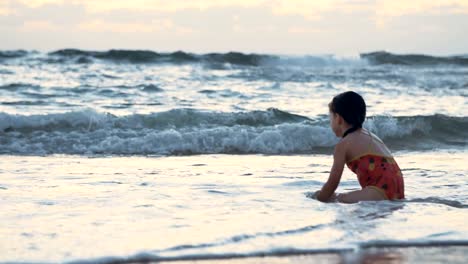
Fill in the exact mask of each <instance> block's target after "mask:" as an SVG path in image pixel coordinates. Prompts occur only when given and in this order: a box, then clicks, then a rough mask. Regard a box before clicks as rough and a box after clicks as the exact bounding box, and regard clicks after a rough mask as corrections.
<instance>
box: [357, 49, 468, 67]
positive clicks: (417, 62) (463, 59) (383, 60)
mask: <svg viewBox="0 0 468 264" xmlns="http://www.w3.org/2000/svg"><path fill="white" fill-rule="evenodd" d="M360 56H361V58H362V59H365V60H367V61H368V62H369V63H370V64H372V65H381V64H397V65H408V66H413V65H414V66H431V65H440V64H445V65H450V64H452V65H459V66H468V56H448V57H436V56H430V55H422V54H408V55H398V54H393V53H389V52H385V51H377V52H371V53H362V54H361V55H360Z"/></svg>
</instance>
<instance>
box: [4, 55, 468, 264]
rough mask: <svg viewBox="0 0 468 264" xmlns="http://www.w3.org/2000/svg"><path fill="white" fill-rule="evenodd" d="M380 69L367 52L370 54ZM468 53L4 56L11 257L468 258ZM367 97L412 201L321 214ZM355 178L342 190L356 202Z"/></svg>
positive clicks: (373, 123)
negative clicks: (464, 254)
mask: <svg viewBox="0 0 468 264" xmlns="http://www.w3.org/2000/svg"><path fill="white" fill-rule="evenodd" d="M369 56H370V57H369ZM467 65H468V57H460V58H435V57H430V56H425V57H424V56H423V57H421V56H418V57H417V58H416V59H415V58H414V57H412V56H402V55H395V54H388V53H376V54H371V55H368V56H367V59H366V58H362V59H361V58H338V57H334V56H295V57H291V56H277V55H258V54H242V53H226V54H198V55H197V54H189V53H184V52H176V53H169V54H160V53H156V52H151V51H118V50H117V51H115V50H111V51H104V52H92V51H80V50H60V51H56V52H51V53H41V52H36V51H0V155H1V156H0V199H1V201H0V211H1V212H2V213H1V214H0V223H1V225H0V238H2V242H1V243H0V262H5V261H15V262H21V261H26V262H64V261H74V260H80V261H90V262H94V261H98V260H99V261H102V262H110V261H112V260H116V258H120V260H121V259H127V260H128V259H134V260H143V259H145V258H146V259H149V260H154V261H157V260H174V259H198V258H203V257H207V256H208V257H209V256H211V257H213V256H220V257H227V256H239V255H242V256H252V255H276V254H279V253H300V252H314V251H324V252H336V251H343V250H345V251H349V250H355V249H359V248H363V247H369V246H373V245H395V244H397V245H403V246H405V245H406V246H408V245H414V244H418V245H421V244H422V245H426V244H431V243H438V244H442V245H453V244H455V245H467V244H468V242H467V240H468V239H467V238H468V236H467V235H468V229H467V227H466V224H465V219H467V216H468V215H467V213H466V210H467V204H468V201H467V200H468V196H467V195H466V193H468V192H467V191H468V186H467V182H468V181H467V172H468V171H467V166H466V164H468V153H467V148H466V146H467V144H468V136H467V133H466V131H467V129H468V116H467V115H466V113H467V112H468V100H467V96H468V94H467V91H468V89H467V87H468V82H467V76H468V67H467ZM347 90H355V91H357V92H358V93H360V94H362V95H363V96H364V98H365V100H366V102H367V105H368V109H367V116H368V118H367V120H366V122H365V123H364V126H365V127H366V128H367V129H369V130H371V131H372V132H374V133H375V134H377V135H378V136H379V137H380V138H382V139H383V140H384V141H385V142H386V144H387V145H388V146H389V148H390V149H391V150H392V151H394V152H395V154H396V160H397V161H398V163H399V165H400V167H401V168H402V170H403V174H404V177H405V183H406V185H405V188H406V197H407V199H406V201H403V202H364V203H359V204H354V205H345V204H324V203H319V202H317V201H316V200H313V199H310V198H308V196H310V192H313V191H316V190H318V189H319V188H320V187H321V186H322V184H323V183H324V182H325V181H326V179H327V177H328V173H329V170H330V167H331V164H332V156H331V155H330V154H331V153H332V151H333V146H334V145H335V144H336V143H337V142H338V139H337V138H336V137H335V135H334V134H333V133H332V132H331V130H330V128H329V120H328V106H327V104H328V102H329V101H330V100H331V98H332V97H333V96H334V95H336V94H338V93H341V92H344V91H347ZM358 188H359V186H358V182H357V180H356V178H355V176H354V175H352V173H351V172H349V171H348V170H345V174H344V176H343V178H342V182H341V184H340V187H339V190H338V191H339V192H344V191H349V190H353V189H358Z"/></svg>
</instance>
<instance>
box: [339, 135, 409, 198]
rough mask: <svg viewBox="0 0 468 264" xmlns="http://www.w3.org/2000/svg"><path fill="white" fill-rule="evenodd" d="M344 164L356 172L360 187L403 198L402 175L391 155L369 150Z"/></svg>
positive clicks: (391, 196)
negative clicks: (378, 153)
mask: <svg viewBox="0 0 468 264" xmlns="http://www.w3.org/2000/svg"><path fill="white" fill-rule="evenodd" d="M371 138H372V135H371ZM346 165H347V166H348V168H349V169H350V170H351V171H353V172H354V173H356V175H357V177H358V180H359V184H360V185H361V187H362V188H365V187H370V188H373V189H375V190H377V191H379V192H380V193H382V194H383V195H384V196H385V197H386V198H387V199H389V200H395V199H403V198H405V191H404V183H403V175H402V174H401V170H400V168H399V167H398V164H397V163H396V161H395V159H394V158H393V157H389V156H382V155H377V154H373V153H370V152H369V153H366V154H363V155H361V156H359V157H357V158H354V159H352V160H351V161H349V162H347V163H346Z"/></svg>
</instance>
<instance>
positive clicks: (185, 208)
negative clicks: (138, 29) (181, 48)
mask: <svg viewBox="0 0 468 264" xmlns="http://www.w3.org/2000/svg"><path fill="white" fill-rule="evenodd" d="M397 160H398V162H399V163H400V165H401V167H402V168H404V169H403V173H404V176H405V181H406V182H405V183H406V198H407V199H406V201H402V202H361V203H359V204H353V205H347V204H333V203H332V204H325V203H320V202H318V201H316V200H312V199H309V198H308V197H307V193H308V192H311V191H314V190H317V189H319V188H320V187H321V185H322V183H323V182H324V181H325V180H326V178H327V176H328V174H327V173H328V170H329V166H330V164H331V162H332V160H331V157H330V156H328V155H304V156H262V155H240V156H239V155H201V156H186V157H82V156H47V157H31V156H4V157H3V158H2V161H1V168H2V170H1V173H0V178H1V179H2V184H1V185H0V192H1V194H2V195H1V197H2V203H1V205H0V209H1V211H2V223H3V224H2V225H1V227H0V233H1V234H2V237H8V243H2V246H1V252H2V256H1V259H0V261H29V262H36V261H46V262H55V261H73V260H88V261H89V260H94V261H95V260H97V259H100V260H101V261H105V260H106V259H107V260H108V261H109V260H111V259H112V258H111V257H132V256H133V257H135V256H145V257H150V258H153V259H154V260H157V259H158V258H161V257H163V258H168V257H176V258H182V257H184V256H188V255H192V256H191V257H193V258H201V257H206V256H208V255H229V254H247V255H248V254H255V253H258V252H264V253H266V254H274V253H278V252H284V251H286V252H287V251H291V252H294V251H300V250H330V251H333V250H347V249H356V248H359V247H360V246H362V245H367V246H369V245H374V244H375V245H378V244H379V243H380V244H382V243H384V244H392V243H394V244H403V245H404V244H405V243H406V244H407V243H430V242H436V241H438V242H442V243H443V242H447V243H450V242H452V243H453V242H462V243H468V241H467V240H466V238H467V237H468V227H467V226H466V222H465V220H466V219H467V217H468V211H467V209H466V208H467V207H468V197H467V196H466V193H467V191H468V184H467V182H466V176H465V175H466V174H467V173H468V170H467V168H466V162H467V161H468V156H467V154H466V152H445V153H441V152H425V153H410V152H408V153H405V152H403V153H397ZM358 187H359V186H358V183H357V180H356V179H355V176H353V175H352V173H351V172H349V171H346V172H345V174H344V176H343V180H342V182H341V184H340V187H339V189H338V192H344V191H348V190H352V189H357V188H358ZM103 257H104V259H102V258H103Z"/></svg>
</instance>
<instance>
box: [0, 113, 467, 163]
mask: <svg viewBox="0 0 468 264" xmlns="http://www.w3.org/2000/svg"><path fill="white" fill-rule="evenodd" d="M445 119H447V120H445ZM443 121H445V122H451V123H452V126H454V124H453V123H454V122H455V121H457V122H458V125H459V126H466V121H465V119H464V118H455V119H454V118H450V117H443V116H429V117H391V116H378V117H371V118H369V120H368V121H367V122H366V123H365V127H366V128H368V129H370V130H371V131H373V132H374V133H376V134H377V135H378V136H380V137H381V138H382V139H388V140H390V141H391V140H398V141H406V142H412V141H415V137H420V136H422V137H423V138H426V140H438V138H439V137H440V136H441V135H442V136H444V134H443V133H446V134H447V136H449V134H450V136H451V137H452V138H454V140H455V141H454V142H455V143H457V142H458V143H459V144H466V139H465V138H463V135H457V134H456V133H455V132H454V133H455V134H454V133H447V131H448V132H450V130H447V128H446V127H444V124H441V123H443ZM0 124H1V125H0V129H2V130H3V133H1V134H0V139H1V146H2V152H3V153H8V154H33V155H34V154H39V155H44V154H53V153H66V154H128V155H133V154H135V155H146V154H156V155H174V154H175V155H180V154H207V153H263V154H300V153H315V152H322V151H323V149H327V148H328V149H329V148H330V147H332V146H333V145H334V144H336V142H337V141H338V139H337V138H336V137H335V135H334V134H333V133H332V132H331V130H330V128H329V125H328V122H327V120H325V119H322V120H316V121H313V120H310V119H307V118H306V117H302V116H298V115H293V114H290V113H287V112H283V111H280V110H278V109H269V110H267V111H252V112H241V113H223V112H203V111H197V110H193V109H176V110H171V111H167V112H161V113H153V114H148V115H140V114H136V115H128V116H114V115H110V114H105V113H98V112H95V111H92V110H84V111H78V112H68V113H63V114H48V115H31V116H23V115H11V114H5V113H1V114H0ZM440 126H442V128H443V129H440V128H439V127H440ZM454 127H455V128H456V126H454ZM421 142H424V140H422V141H421ZM441 143H444V142H441Z"/></svg>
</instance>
